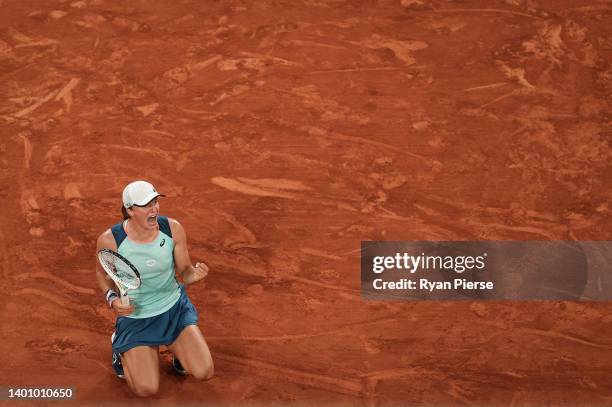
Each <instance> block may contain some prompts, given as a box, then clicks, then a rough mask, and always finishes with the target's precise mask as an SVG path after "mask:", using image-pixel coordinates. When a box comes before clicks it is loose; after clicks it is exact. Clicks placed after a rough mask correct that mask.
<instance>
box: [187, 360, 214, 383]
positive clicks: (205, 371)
mask: <svg viewBox="0 0 612 407" xmlns="http://www.w3.org/2000/svg"><path fill="white" fill-rule="evenodd" d="M191 370H192V371H191V372H190V373H191V375H192V376H193V377H194V378H196V379H198V380H209V379H211V378H212V377H213V375H214V374H215V367H214V365H213V362H212V360H210V361H207V362H206V363H201V364H198V365H196V366H194V367H193V369H191Z"/></svg>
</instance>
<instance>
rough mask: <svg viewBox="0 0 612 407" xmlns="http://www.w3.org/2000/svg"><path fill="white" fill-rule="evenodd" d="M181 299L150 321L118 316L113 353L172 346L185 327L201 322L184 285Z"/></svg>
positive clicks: (149, 319) (150, 318) (148, 319)
mask: <svg viewBox="0 0 612 407" xmlns="http://www.w3.org/2000/svg"><path fill="white" fill-rule="evenodd" d="M180 287H181V296H180V297H179V299H178V301H177V302H176V304H174V305H173V306H172V308H170V309H169V310H168V311H166V312H164V313H162V314H159V315H156V316H154V317H149V318H128V317H119V318H117V322H116V323H115V334H114V335H113V352H115V353H123V352H125V351H127V350H130V349H132V348H134V347H136V346H159V345H170V344H172V343H174V341H175V340H176V338H178V336H179V335H180V333H181V332H182V331H183V329H185V327H186V326H189V325H196V324H197V323H198V312H197V311H196V309H195V307H194V306H193V304H192V303H191V301H189V297H188V296H187V293H186V292H185V287H184V286H183V285H182V284H181V286H180Z"/></svg>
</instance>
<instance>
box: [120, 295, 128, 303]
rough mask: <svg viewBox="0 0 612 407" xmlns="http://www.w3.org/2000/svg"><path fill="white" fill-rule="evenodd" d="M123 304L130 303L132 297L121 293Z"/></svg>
mask: <svg viewBox="0 0 612 407" xmlns="http://www.w3.org/2000/svg"><path fill="white" fill-rule="evenodd" d="M121 304H123V305H130V297H128V296H127V295H123V294H122V295H121Z"/></svg>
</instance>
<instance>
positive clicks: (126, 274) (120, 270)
mask: <svg viewBox="0 0 612 407" xmlns="http://www.w3.org/2000/svg"><path fill="white" fill-rule="evenodd" d="M100 257H101V260H102V262H103V263H104V265H106V266H107V267H108V269H109V270H110V271H111V272H112V274H113V275H115V277H116V278H117V279H118V280H119V281H120V282H121V283H122V284H123V285H124V286H126V287H127V288H137V287H138V286H139V285H140V278H139V277H138V275H136V273H134V270H132V268H131V267H130V266H129V265H128V264H126V263H125V262H123V261H122V260H121V259H119V258H117V257H115V256H113V255H112V254H111V253H107V252H103V253H100Z"/></svg>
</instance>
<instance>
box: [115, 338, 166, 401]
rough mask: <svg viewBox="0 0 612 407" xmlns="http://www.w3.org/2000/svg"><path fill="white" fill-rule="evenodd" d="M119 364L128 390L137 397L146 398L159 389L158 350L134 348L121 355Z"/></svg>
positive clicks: (149, 347) (153, 348) (145, 347)
mask: <svg viewBox="0 0 612 407" xmlns="http://www.w3.org/2000/svg"><path fill="white" fill-rule="evenodd" d="M121 363H122V364H123V370H124V372H125V378H126V380H127V382H128V385H129V386H130V389H131V390H132V391H133V392H134V394H136V395H137V396H139V397H148V396H152V395H154V394H155V393H157V390H158V389H159V350H158V348H157V347H153V346H136V347H135V348H132V349H130V350H127V351H125V352H123V354H121Z"/></svg>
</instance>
